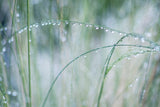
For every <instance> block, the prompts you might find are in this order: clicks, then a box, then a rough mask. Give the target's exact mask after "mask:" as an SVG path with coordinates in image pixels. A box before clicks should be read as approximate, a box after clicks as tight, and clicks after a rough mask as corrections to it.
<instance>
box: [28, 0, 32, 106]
mask: <svg viewBox="0 0 160 107" xmlns="http://www.w3.org/2000/svg"><path fill="white" fill-rule="evenodd" d="M29 14H30V13H29V0H27V38H28V39H27V40H28V79H29V107H32V102H31V101H32V100H31V98H32V97H31V67H30V31H29V26H30V20H29Z"/></svg>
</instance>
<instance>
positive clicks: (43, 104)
mask: <svg viewBox="0 0 160 107" xmlns="http://www.w3.org/2000/svg"><path fill="white" fill-rule="evenodd" d="M117 46H132V47H142V48H147V49H151V50H153V48H152V47H149V46H142V45H127V44H120V45H108V46H103V47H100V48H95V49H92V50H89V51H87V52H85V53H83V54H81V55H79V56H77V57H76V58H74V59H73V60H71V61H70V62H69V63H68V64H67V65H66V66H65V67H64V68H63V69H62V70H61V71H60V72H59V73H58V75H57V76H56V78H55V79H54V80H53V81H52V83H51V85H50V88H49V90H48V91H47V95H46V96H45V98H44V101H43V102H42V107H44V106H45V104H46V102H47V99H48V97H49V94H50V92H51V90H52V88H53V86H54V84H55V83H56V81H57V79H58V78H59V77H60V75H61V74H62V73H63V72H64V70H65V69H66V68H67V67H68V66H69V65H71V64H72V63H73V62H74V61H76V60H78V59H79V58H81V57H82V56H84V55H86V54H89V53H91V52H94V51H97V50H100V49H105V48H110V47H117Z"/></svg>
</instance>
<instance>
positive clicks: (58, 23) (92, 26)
mask: <svg viewBox="0 0 160 107" xmlns="http://www.w3.org/2000/svg"><path fill="white" fill-rule="evenodd" d="M61 24H66V25H68V24H71V25H72V26H76V25H79V26H85V27H86V28H95V29H96V30H104V31H105V32H110V33H117V34H119V35H120V36H125V35H127V33H125V32H121V31H118V30H115V29H112V28H109V27H105V26H100V25H94V24H88V23H82V22H76V21H68V20H48V21H46V22H41V23H35V24H31V25H30V26H29V31H31V30H32V29H33V28H38V27H40V26H42V27H43V26H48V25H53V26H60V25H61ZM7 30H8V28H7V27H4V28H0V31H1V32H2V31H7ZM26 30H27V27H24V28H22V29H20V30H18V31H16V32H15V33H18V34H21V33H23V32H24V31H26ZM13 35H14V34H13ZM146 35H147V36H148V37H150V36H151V34H150V33H147V34H146ZM134 38H135V40H140V41H141V42H142V43H144V42H146V40H145V38H143V37H139V36H134ZM13 41H14V38H13V36H12V37H10V38H9V39H8V40H5V39H3V40H2V41H1V44H2V45H3V46H4V45H5V44H6V43H7V42H8V43H12V42H13ZM29 41H30V42H31V40H29ZM154 50H155V51H159V50H160V49H159V47H155V49H154ZM5 51H6V48H5V47H3V48H2V52H1V54H3V52H5Z"/></svg>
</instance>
